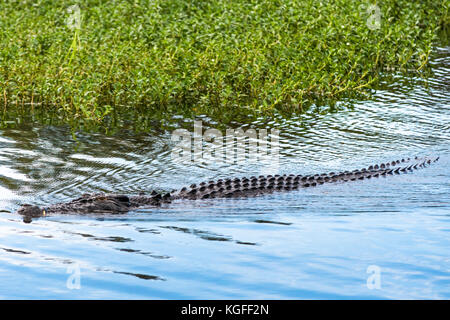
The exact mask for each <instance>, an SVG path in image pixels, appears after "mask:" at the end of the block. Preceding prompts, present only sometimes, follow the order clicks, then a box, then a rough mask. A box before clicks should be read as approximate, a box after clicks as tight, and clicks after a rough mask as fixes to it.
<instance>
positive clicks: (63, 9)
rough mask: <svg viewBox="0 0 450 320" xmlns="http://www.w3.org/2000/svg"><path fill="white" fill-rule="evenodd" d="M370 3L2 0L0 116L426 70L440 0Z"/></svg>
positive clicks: (187, 109) (258, 101)
mask: <svg viewBox="0 0 450 320" xmlns="http://www.w3.org/2000/svg"><path fill="white" fill-rule="evenodd" d="M75 3H77V5H78V6H79V9H80V10H79V13H80V15H79V17H80V18H81V21H80V24H79V26H76V25H74V23H73V22H74V21H73V19H74V14H75V13H74V12H75V11H74V9H73V7H71V6H72V5H74V4H75ZM377 5H378V6H379V8H380V13H381V20H380V28H379V29H375V30H373V29H374V28H369V26H368V25H367V21H368V20H370V21H372V20H373V19H372V18H373V17H374V16H373V14H374V12H368V11H367V8H368V6H369V3H363V4H362V5H361V2H360V1H351V0H335V1H317V0H304V1H295V0H290V1H288V0H222V1H220V0H210V1H204V0H197V1H189V0H152V1H150V0H128V1H123V0H120V1H118V0H117V1H101V0H80V1H78V2H73V1H53V0H39V1H36V0H34V1H31V0H22V1H11V0H6V1H2V3H1V4H0V107H1V108H3V110H4V111H3V113H0V116H1V115H3V117H4V118H5V119H6V117H7V114H8V113H10V112H13V113H15V112H18V110H21V112H22V113H23V114H30V113H31V114H39V113H41V114H42V113H43V114H47V115H50V114H52V115H56V117H57V118H59V119H60V120H61V121H62V122H68V123H71V124H75V125H76V124H77V123H82V122H85V121H88V122H89V121H90V122H94V123H98V124H101V123H102V122H104V121H107V120H108V121H110V120H111V119H115V121H119V122H120V121H121V120H123V119H122V118H124V117H125V118H126V117H128V116H129V114H130V113H131V114H134V115H135V116H136V115H137V114H150V115H159V116H161V117H170V116H172V115H174V114H179V113H183V114H186V113H187V114H189V115H195V114H206V115H209V116H211V117H213V118H215V119H218V120H224V119H225V120H226V119H228V120H229V119H233V118H235V117H236V116H237V115H238V114H242V113H245V112H258V113H270V112H273V111H281V112H302V111H303V110H305V109H306V108H308V106H310V105H311V104H316V105H327V106H333V105H334V104H335V102H336V101H339V100H341V99H344V98H351V97H357V96H359V95H361V94H365V93H367V92H368V90H369V89H371V88H374V87H375V86H376V83H377V82H378V80H379V78H380V75H381V74H383V73H386V72H387V73H392V72H396V71H398V70H400V71H408V72H413V73H420V72H423V70H425V69H426V66H427V61H428V58H429V55H430V53H431V51H432V46H433V42H434V40H435V39H436V37H437V34H438V31H439V29H443V28H446V27H447V26H448V22H449V15H448V12H449V1H448V0H425V1H420V2H419V1H404V0H385V1H382V2H379V3H378V4H377ZM68 8H71V9H72V11H68ZM71 19H72V20H71ZM243 110H244V112H243ZM136 121H139V117H138V116H137V118H136Z"/></svg>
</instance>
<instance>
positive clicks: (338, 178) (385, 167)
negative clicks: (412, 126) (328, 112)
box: [172, 157, 439, 199]
mask: <svg viewBox="0 0 450 320" xmlns="http://www.w3.org/2000/svg"><path fill="white" fill-rule="evenodd" d="M438 159H439V157H437V158H430V157H424V158H418V157H416V158H413V159H411V158H406V159H401V160H396V161H391V162H386V163H381V164H376V165H371V166H369V167H367V168H363V169H358V170H353V171H342V172H329V173H324V174H315V175H306V176H302V175H293V174H291V175H274V176H272V175H267V176H259V177H255V176H253V177H249V178H246V177H244V178H234V179H219V180H217V181H209V182H202V183H200V184H198V185H197V184H192V185H190V186H189V187H184V188H182V189H180V190H179V191H178V192H175V193H174V194H173V195H172V199H207V198H229V197H232V198H234V197H248V196H255V195H260V194H267V193H271V192H274V191H288V190H294V189H299V188H307V187H314V186H316V185H320V184H324V183H335V182H347V181H355V180H364V179H370V178H377V177H380V176H387V175H394V174H400V173H407V172H410V171H413V170H416V169H420V168H423V167H426V166H428V165H429V164H431V163H433V162H436V161H437V160H438Z"/></svg>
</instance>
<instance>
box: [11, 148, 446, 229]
mask: <svg viewBox="0 0 450 320" xmlns="http://www.w3.org/2000/svg"><path fill="white" fill-rule="evenodd" d="M438 159H439V157H436V158H430V157H426V158H418V157H416V158H413V159H410V158H406V159H401V160H396V161H391V162H386V163H381V164H376V165H371V166H369V167H368V168H363V169H358V170H353V171H342V172H329V173H322V174H314V175H295V174H289V175H286V174H284V175H260V176H258V177H257V176H251V177H243V178H227V179H218V180H216V181H208V182H206V181H205V182H201V183H199V184H191V185H190V186H188V187H183V188H181V189H179V190H175V191H173V192H167V193H158V192H156V191H153V192H151V193H150V194H148V195H146V194H141V195H136V196H128V195H122V194H103V193H95V194H84V195H82V196H81V197H79V198H77V199H74V200H71V201H69V202H64V203H57V204H54V205H51V206H48V207H42V208H41V207H38V206H35V205H30V204H24V205H22V206H21V207H20V208H19V209H18V210H17V213H18V214H20V215H22V216H23V220H24V222H31V220H32V218H37V217H42V216H46V215H51V214H66V213H74V214H92V213H103V214H121V213H126V212H128V211H130V210H134V209H137V208H139V207H158V206H161V205H162V204H165V203H170V202H172V201H174V200H179V199H181V200H197V199H211V198H241V197H252V196H258V195H263V194H268V193H272V192H277V191H280V192H281V191H290V190H297V189H301V188H309V187H314V186H317V185H322V184H325V183H338V182H347V181H356V180H364V179H371V178H378V177H384V176H389V175H394V174H401V173H407V172H411V171H413V170H416V169H420V168H423V167H426V166H427V165H429V164H431V163H432V162H436V161H437V160H438Z"/></svg>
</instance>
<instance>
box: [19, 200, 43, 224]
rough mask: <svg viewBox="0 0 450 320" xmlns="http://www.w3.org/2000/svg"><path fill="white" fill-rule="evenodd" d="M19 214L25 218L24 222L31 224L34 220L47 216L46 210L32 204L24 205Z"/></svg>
mask: <svg viewBox="0 0 450 320" xmlns="http://www.w3.org/2000/svg"><path fill="white" fill-rule="evenodd" d="M17 213H18V214H20V215H22V216H23V222H25V223H30V222H31V220H32V218H39V217H43V216H45V210H44V209H41V208H39V207H38V206H33V205H31V204H24V205H22V206H21V207H20V208H19V210H17Z"/></svg>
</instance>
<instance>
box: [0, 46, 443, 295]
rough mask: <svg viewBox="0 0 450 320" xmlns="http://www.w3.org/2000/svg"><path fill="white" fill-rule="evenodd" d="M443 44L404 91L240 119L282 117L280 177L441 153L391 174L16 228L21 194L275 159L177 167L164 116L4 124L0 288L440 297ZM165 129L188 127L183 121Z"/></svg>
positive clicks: (165, 184)
mask: <svg viewBox="0 0 450 320" xmlns="http://www.w3.org/2000/svg"><path fill="white" fill-rule="evenodd" d="M449 51H450V48H448V47H447V48H438V49H437V50H436V54H435V58H434V59H433V61H432V64H433V67H434V72H435V75H434V76H433V77H432V78H431V79H428V80H427V81H421V80H418V79H416V80H417V81H416V84H415V85H414V86H413V88H412V89H411V88H409V86H408V85H407V84H406V83H405V81H406V80H405V79H404V78H402V77H398V78H397V79H396V81H394V82H393V83H391V84H386V86H385V88H384V89H383V90H379V91H377V92H376V94H375V96H374V99H373V100H371V101H365V102H360V103H357V104H356V106H355V107H354V108H353V109H346V108H344V110H341V111H339V112H336V113H331V114H326V115H320V114H318V113H315V112H314V113H313V112H311V113H308V114H305V115H303V116H299V117H295V118H290V119H284V118H283V117H281V116H279V117H278V118H276V119H274V120H273V121H272V122H267V121H266V120H262V119H261V120H258V121H255V122H253V123H251V124H250V125H247V126H244V128H248V127H253V128H257V129H263V128H272V127H276V128H278V129H280V132H281V137H280V142H281V152H280V168H279V172H280V173H281V174H283V173H297V174H307V173H314V172H324V171H325V172H326V171H335V170H341V169H355V168H361V167H363V166H366V165H369V164H372V163H379V162H381V161H390V160H394V159H398V158H401V157H410V156H415V155H439V156H440V157H441V159H440V160H439V162H437V163H436V164H434V165H433V166H431V167H429V168H427V169H424V170H420V171H417V172H415V173H414V174H408V175H401V176H394V177H389V178H386V179H372V180H370V181H357V182H352V183H347V184H336V185H323V186H319V187H316V188H309V189H306V190H299V191H294V192H290V193H282V194H272V195H268V196H264V197H259V198H253V199H235V200H204V201H193V202H182V203H173V204H170V205H167V206H164V207H161V208H158V209H142V210H136V211H134V212H130V213H128V214H125V215H116V216H77V215H64V216H51V217H47V218H45V219H38V220H35V221H33V222H32V223H31V224H25V223H23V222H22V219H21V217H19V216H17V215H15V214H13V212H14V211H15V210H16V209H17V208H18V206H19V204H21V203H25V202H28V203H34V204H38V205H42V204H48V203H55V202H59V201H66V200H69V199H71V198H74V197H76V196H78V195H80V194H82V193H85V192H98V191H104V192H115V193H127V194H135V193H138V192H140V191H148V190H152V189H158V190H170V189H174V188H179V187H181V186H182V185H188V184H191V183H198V182H200V181H202V180H209V179H217V178H224V177H229V176H244V175H245V176H251V175H254V174H259V173H261V172H264V170H266V169H268V168H269V169H270V163H269V164H268V163H256V164H255V163H238V164H234V165H230V164H219V165H217V164H204V165H198V164H195V163H190V162H188V163H175V162H174V161H172V158H171V151H172V147H173V142H171V140H170V137H171V135H170V133H171V131H170V130H161V129H157V128H158V127H157V126H155V129H154V130H153V131H152V132H150V133H147V134H140V135H137V134H132V133H129V132H123V133H121V134H120V135H114V136H109V137H108V136H105V135H101V134H87V133H77V135H76V140H74V138H73V136H72V135H71V133H70V130H68V129H67V128H64V127H48V126H42V125H36V124H33V125H23V126H20V127H18V128H16V129H4V130H1V131H0V209H1V210H2V211H1V212H0V298H4V299H11V298H26V299H28V298H30V299H48V298H52V299H53V298H56V299H58V298H65V299H77V298H83V299H86V298H87V299H90V298H99V299H115V298H137V299H141V298H145V299H147V298H152V299H159V298H163V299H197V298H201V299H228V298H236V299H246V298H257V299H265V298H273V299H290V298H298V299H301V298H320V299H322V298H331V299H341V298H342V299H347V298H363V299H364V298H382V299H384V298H388V299H391V298H393V299H395V298H402V299H409V298H431V299H433V298H444V299H449V298H450V255H449V252H450V250H449V248H450V240H449V239H450V237H449V236H450V210H449V208H450V197H449V195H450V179H449V178H450V173H449V171H448V168H449V162H450V148H449V143H450V108H449V107H450V96H449V87H450V72H449V71H450V55H449ZM171 125H173V128H176V127H180V126H182V127H186V128H190V129H191V130H192V121H191V120H189V119H177V120H176V121H174V122H173V123H172V124H171ZM203 125H204V127H205V128H208V127H215V125H216V124H215V123H214V122H212V121H208V120H207V119H203ZM236 125H237V124H236ZM78 280H79V282H77V281H78ZM368 282H369V285H368ZM373 286H375V288H373ZM370 288H372V289H370Z"/></svg>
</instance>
